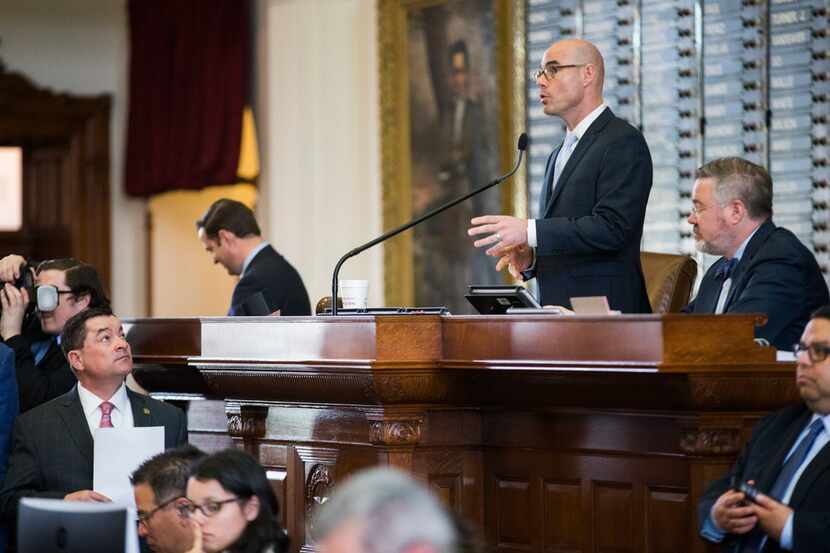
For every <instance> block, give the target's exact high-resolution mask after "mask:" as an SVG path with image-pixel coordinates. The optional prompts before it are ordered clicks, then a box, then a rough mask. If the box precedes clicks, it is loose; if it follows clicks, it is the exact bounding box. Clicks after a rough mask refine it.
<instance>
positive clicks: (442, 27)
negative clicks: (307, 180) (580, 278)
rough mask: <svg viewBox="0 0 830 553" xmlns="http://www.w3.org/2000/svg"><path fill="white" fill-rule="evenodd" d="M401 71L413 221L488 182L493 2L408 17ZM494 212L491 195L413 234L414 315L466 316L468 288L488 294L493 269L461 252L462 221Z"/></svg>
mask: <svg viewBox="0 0 830 553" xmlns="http://www.w3.org/2000/svg"><path fill="white" fill-rule="evenodd" d="M408 17H409V20H408V29H409V36H408V52H407V56H408V65H409V91H410V130H411V136H410V138H411V149H412V152H411V155H412V180H411V182H412V211H413V213H412V215H413V216H418V215H420V214H422V213H424V212H426V211H428V210H430V209H433V208H435V207H437V206H438V205H440V204H442V203H444V202H446V201H448V200H451V199H453V198H455V197H457V196H460V195H462V194H464V193H466V192H469V191H470V190H472V189H473V188H475V187H477V186H480V185H482V184H485V183H486V182H488V181H490V180H492V179H493V178H494V177H496V176H497V172H498V169H499V160H498V152H499V140H500V137H499V102H498V90H497V78H496V73H497V71H496V49H495V24H494V20H493V9H492V2H481V1H478V0H457V1H450V2H446V3H444V4H440V5H436V6H430V7H426V8H423V9H420V10H414V9H413V10H411V11H410V12H409V16H408ZM500 209H501V191H500V190H499V189H498V188H495V189H491V190H488V191H487V192H485V193H483V194H481V195H479V196H477V197H475V198H472V199H470V200H468V201H466V202H464V203H462V204H460V205H458V206H455V207H453V208H451V209H450V210H448V211H446V212H444V213H442V214H441V215H439V216H438V217H436V218H435V219H432V220H430V221H428V222H426V223H423V224H421V225H419V226H418V227H416V228H415V231H414V237H413V256H414V259H413V265H414V271H415V275H414V276H415V305H419V306H433V305H445V306H447V307H449V308H450V310H451V311H452V312H453V313H471V312H473V310H472V308H471V307H470V306H469V305H468V304H467V301H466V299H465V298H464V294H465V292H466V290H467V286H469V285H470V284H496V283H498V282H500V281H499V276H498V275H497V274H496V273H495V271H493V267H492V265H493V261H492V260H491V259H488V258H487V256H485V255H484V253H483V252H481V251H474V250H473V249H472V248H470V247H469V238H468V237H467V234H466V229H467V227H468V226H469V225H468V223H469V220H470V218H471V217H473V216H475V215H477V214H482V213H487V212H489V211H491V210H495V211H496V212H498V211H500Z"/></svg>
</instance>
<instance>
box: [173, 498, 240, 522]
mask: <svg viewBox="0 0 830 553" xmlns="http://www.w3.org/2000/svg"><path fill="white" fill-rule="evenodd" d="M240 500H241V498H239V497H232V498H230V499H223V500H221V501H208V502H207V503H205V504H204V505H197V504H196V503H193V502H192V501H190V500H189V499H188V500H187V503H184V504H183V505H182V506H181V507H179V509H180V510H181V512H182V514H185V515H187V516H192V515H193V514H195V513H196V511H201V512H202V514H203V515H205V516H206V517H208V518H210V517H212V516H214V515H216V514H217V513H218V512H219V511H221V510H222V507H223V506H225V505H226V504H228V503H233V502H235V501H240Z"/></svg>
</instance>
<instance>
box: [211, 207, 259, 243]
mask: <svg viewBox="0 0 830 553" xmlns="http://www.w3.org/2000/svg"><path fill="white" fill-rule="evenodd" d="M196 229H205V234H206V235H207V237H208V238H210V239H212V240H215V239H216V236H217V235H218V234H219V231H220V230H222V229H225V230H228V231H230V232H232V233H234V234H235V235H236V236H237V237H239V238H244V237H246V236H250V235H252V234H253V235H255V236H259V235H260V234H261V232H260V230H259V225H258V224H257V222H256V217H254V212H253V211H251V209H250V208H249V207H248V206H247V205H245V204H243V203H242V202H237V201H236V200H229V199H228V198H222V199H220V200H216V201H215V202H213V203H212V204H211V206H210V207H209V208H208V210H207V211H205V214H204V215H202V218H201V219H199V220H197V221H196Z"/></svg>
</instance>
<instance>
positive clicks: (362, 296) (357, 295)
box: [340, 280, 369, 309]
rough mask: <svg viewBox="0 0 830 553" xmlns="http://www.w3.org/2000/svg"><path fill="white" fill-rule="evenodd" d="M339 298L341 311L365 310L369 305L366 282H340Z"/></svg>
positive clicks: (367, 284)
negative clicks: (341, 299)
mask: <svg viewBox="0 0 830 553" xmlns="http://www.w3.org/2000/svg"><path fill="white" fill-rule="evenodd" d="M340 297H341V298H343V309H366V307H368V304H369V281H368V280H341V281H340Z"/></svg>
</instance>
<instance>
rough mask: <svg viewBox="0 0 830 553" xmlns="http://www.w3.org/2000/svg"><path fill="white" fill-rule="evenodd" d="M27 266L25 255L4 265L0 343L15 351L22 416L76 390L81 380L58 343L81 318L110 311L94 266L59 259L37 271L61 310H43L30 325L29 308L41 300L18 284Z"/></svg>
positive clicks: (0, 268) (0, 288)
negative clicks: (65, 330)
mask: <svg viewBox="0 0 830 553" xmlns="http://www.w3.org/2000/svg"><path fill="white" fill-rule="evenodd" d="M25 264H26V260H25V259H23V258H22V257H20V256H19V255H9V256H6V257H4V258H3V259H1V260H0V304H2V315H0V338H2V341H3V342H4V343H5V344H6V345H8V346H9V347H10V348H12V349H13V350H14V355H15V368H16V372H17V387H18V391H19V394H20V412H21V413H24V412H26V411H28V410H29V409H31V408H32V407H37V406H38V405H40V404H41V403H45V402H47V401H49V400H50V399H53V398H56V397H58V396H59V395H61V394H65V393H66V392H68V391H69V390H70V389H72V387H73V386H74V385H75V382H76V380H75V375H73V374H72V371H71V370H70V369H69V363H68V362H67V361H66V357H65V356H64V355H63V353H62V352H61V348H60V345H59V342H58V337H59V336H60V333H61V332H62V331H63V326H64V325H65V324H66V321H68V320H69V319H70V318H71V317H72V316H73V315H75V314H76V313H80V312H81V311H83V310H84V309H88V308H90V307H104V306H107V305H109V300H108V299H107V297H106V295H105V294H104V288H103V286H102V285H101V280H100V279H99V278H98V273H97V272H96V271H95V269H94V268H93V267H92V266H91V265H87V264H85V263H81V262H80V261H78V260H77V259H53V260H50V261H44V262H42V263H40V264H39V265H38V266H37V269H36V271H35V284H36V285H37V286H51V287H53V288H54V291H55V292H56V298H57V305H49V306H44V305H41V306H40V308H39V309H38V310H36V311H35V313H36V316H32V317H30V318H27V319H26V320H25V321H24V314H25V313H26V309H27V306H28V304H29V302H30V301H35V298H30V297H29V294H28V292H27V291H26V290H25V289H18V288H16V287H15V286H14V285H13V284H12V282H14V281H15V280H17V279H18V278H19V277H20V271H21V270H22V268H23V267H24V266H25Z"/></svg>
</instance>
